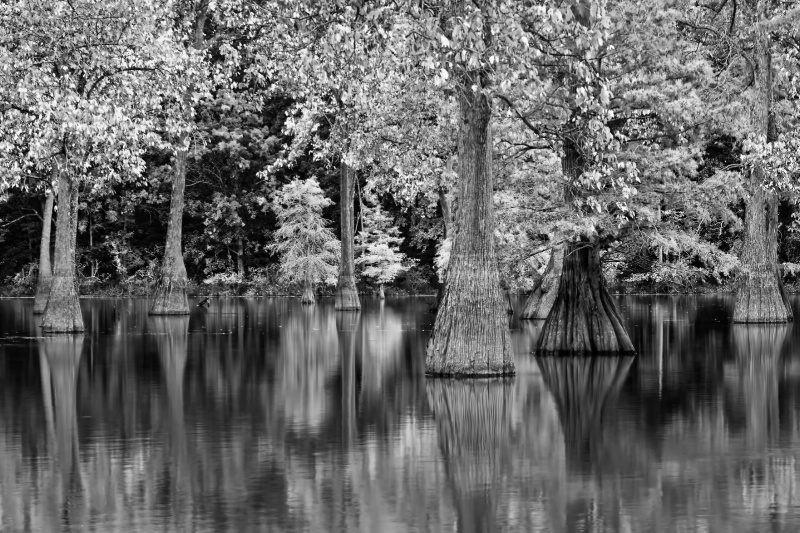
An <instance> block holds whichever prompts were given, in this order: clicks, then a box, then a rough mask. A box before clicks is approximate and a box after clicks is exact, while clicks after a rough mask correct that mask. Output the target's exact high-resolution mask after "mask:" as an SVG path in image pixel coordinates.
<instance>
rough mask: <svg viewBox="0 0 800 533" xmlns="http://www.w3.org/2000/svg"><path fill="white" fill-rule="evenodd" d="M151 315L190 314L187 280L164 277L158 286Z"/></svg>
mask: <svg viewBox="0 0 800 533" xmlns="http://www.w3.org/2000/svg"><path fill="white" fill-rule="evenodd" d="M150 314H151V315H188V314H189V299H188V298H187V297H186V280H177V279H174V278H166V277H165V278H162V279H161V283H159V284H158V286H157V287H156V293H155V295H154V297H153V305H152V307H150Z"/></svg>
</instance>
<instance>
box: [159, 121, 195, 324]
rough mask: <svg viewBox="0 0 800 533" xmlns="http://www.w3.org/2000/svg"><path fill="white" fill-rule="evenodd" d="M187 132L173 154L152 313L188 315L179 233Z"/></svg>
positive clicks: (181, 217)
mask: <svg viewBox="0 0 800 533" xmlns="http://www.w3.org/2000/svg"><path fill="white" fill-rule="evenodd" d="M186 140H187V139H186V135H185V134H184V135H182V136H181V139H180V141H179V145H180V146H181V148H179V149H178V152H177V154H176V155H175V175H174V177H173V180H172V199H171V201H170V205H169V225H168V226H167V243H166V246H165V247H164V262H163V264H162V265H161V276H160V279H159V281H158V284H157V286H156V292H155V298H154V301H153V306H152V307H151V308H150V314H151V315H187V314H189V300H188V298H187V297H186V265H185V264H184V263H183V251H182V246H181V236H182V233H183V201H184V193H183V191H184V187H185V185H186V159H187V156H188V150H187V149H186V148H185V146H184V144H185V142H186Z"/></svg>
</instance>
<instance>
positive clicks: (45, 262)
mask: <svg viewBox="0 0 800 533" xmlns="http://www.w3.org/2000/svg"><path fill="white" fill-rule="evenodd" d="M53 177H54V178H56V179H58V169H57V167H56V165H53ZM53 200H54V199H53V189H52V188H50V187H48V189H47V192H46V193H45V201H44V212H43V213H42V240H41V244H40V245H39V278H38V279H37V280H36V297H35V298H34V300H33V312H34V313H36V314H41V313H44V309H45V307H47V298H48V297H49V296H50V286H51V284H52V282H53V267H52V265H51V264H50V228H51V226H52V225H53V203H54V201H53Z"/></svg>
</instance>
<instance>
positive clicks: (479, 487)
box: [0, 296, 800, 532]
mask: <svg viewBox="0 0 800 533" xmlns="http://www.w3.org/2000/svg"><path fill="white" fill-rule="evenodd" d="M520 303H521V302H520ZM32 304H33V301H32V300H3V301H0V530H2V531H3V532H15V531H37V532H39V531H41V532H51V531H53V532H58V531H99V532H116V531H121V532H133V531H137V532H138V531H170V532H171V531H176V532H177V531H194V532H217V531H235V532H250V531H288V532H294V531H311V532H323V531H364V532H392V531H398V532H405V531H476V532H482V531H547V532H582V531H606V532H612V531H614V532H615V531H629V532H651V531H652V532H672V531H675V532H678V531H680V532H694V531H697V532H706V531H707V532H739V531H741V532H759V531H785V532H795V531H800V355H799V354H798V348H799V347H800V330H798V329H797V328H795V327H794V326H792V325H774V326H764V325H750V326H747V325H733V324H731V323H730V309H731V305H732V301H731V300H730V299H728V298H726V297H641V296H639V297H625V298H620V299H619V304H620V307H621V309H622V311H623V314H624V315H625V320H626V324H627V327H628V331H629V332H630V333H631V336H632V338H633V341H634V344H635V345H636V347H637V350H638V352H639V355H638V357H635V358H634V357H626V358H615V357H604V358H596V359H579V358H542V359H537V358H536V357H535V356H534V355H533V353H532V350H533V348H534V346H535V344H536V338H537V335H538V331H539V329H540V328H541V322H522V323H520V322H518V321H515V320H512V321H511V325H512V334H513V340H514V347H515V350H516V354H517V372H518V374H517V376H516V377H515V378H513V379H508V380H443V379H436V380H432V379H426V378H425V376H424V374H423V372H424V357H425V343H426V341H427V338H428V335H429V332H430V328H431V325H432V322H433V318H434V315H432V314H431V313H430V312H429V307H430V304H431V300H429V299H398V300H387V301H386V302H385V303H380V302H378V301H369V300H368V301H366V302H365V307H364V309H363V310H362V312H361V313H335V312H334V311H333V302H332V301H323V302H322V303H321V304H320V305H318V306H316V307H314V308H303V307H302V306H300V305H299V302H298V301H297V300H290V299H230V300H218V301H214V302H213V305H212V306H211V308H210V309H208V310H206V309H203V308H198V307H194V308H193V311H192V314H191V316H188V317H171V318H166V317H148V316H147V302H146V301H144V300H85V301H84V302H82V305H83V311H84V317H85V320H86V325H87V328H88V331H87V333H86V334H84V335H80V336H54V337H42V336H41V334H40V331H39V330H38V329H37V324H38V320H37V319H36V318H34V316H33V314H32V312H31V311H32ZM795 313H796V315H797V311H796V312H795Z"/></svg>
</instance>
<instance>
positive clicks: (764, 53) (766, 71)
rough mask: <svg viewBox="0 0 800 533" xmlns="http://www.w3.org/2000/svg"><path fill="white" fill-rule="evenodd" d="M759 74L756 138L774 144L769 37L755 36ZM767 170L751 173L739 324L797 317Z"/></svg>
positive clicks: (754, 111)
mask: <svg viewBox="0 0 800 533" xmlns="http://www.w3.org/2000/svg"><path fill="white" fill-rule="evenodd" d="M755 41H756V47H755V51H754V54H755V56H756V60H757V61H756V63H757V64H756V73H755V76H754V77H755V83H754V86H753V91H755V105H754V106H753V109H752V110H751V113H752V115H751V126H752V129H753V133H754V134H756V135H758V136H760V137H761V138H764V139H766V140H767V141H768V142H771V141H774V132H773V133H772V134H771V132H770V117H771V114H772V113H773V110H772V62H771V57H770V52H769V47H768V45H767V43H766V37H765V36H763V35H758V34H757V35H756V36H755ZM764 178H765V176H764V169H763V167H762V166H761V165H760V164H758V163H756V164H755V165H754V167H753V168H751V169H750V171H749V180H748V183H747V188H748V193H749V195H748V198H747V199H746V201H745V219H744V242H743V246H742V251H741V254H740V259H741V262H742V266H743V273H742V274H741V279H740V280H739V284H738V288H737V291H736V303H735V304H734V309H733V321H734V322H787V321H789V320H792V318H793V313H792V309H791V306H790V305H789V301H788V297H787V295H786V291H785V289H784V287H783V276H782V273H781V271H780V268H779V267H778V199H777V198H776V196H775V194H774V193H772V192H766V191H765V190H764V188H763V185H762V184H763V182H764Z"/></svg>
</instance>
